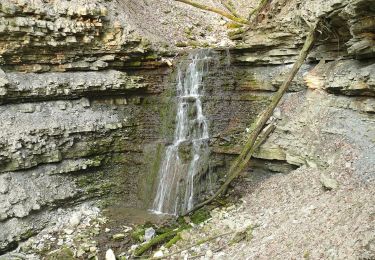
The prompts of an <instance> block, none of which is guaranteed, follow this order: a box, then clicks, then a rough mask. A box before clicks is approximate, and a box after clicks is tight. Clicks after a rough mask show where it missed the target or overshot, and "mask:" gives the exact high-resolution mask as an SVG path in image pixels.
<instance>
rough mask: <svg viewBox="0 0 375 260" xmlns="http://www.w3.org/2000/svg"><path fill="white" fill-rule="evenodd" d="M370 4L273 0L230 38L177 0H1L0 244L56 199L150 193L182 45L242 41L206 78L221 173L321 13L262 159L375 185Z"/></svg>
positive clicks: (25, 229) (51, 208)
mask: <svg viewBox="0 0 375 260" xmlns="http://www.w3.org/2000/svg"><path fill="white" fill-rule="evenodd" d="M240 2H241V3H240ZM243 2H245V3H243ZM248 2H249V6H251V5H250V4H254V3H255V1H250V0H249V1H239V3H238V4H240V5H241V4H242V5H243V6H248V5H247V4H248ZM371 3H373V1H364V0H354V1H345V0H332V1H320V0H316V1H305V2H300V1H284V0H279V1H272V2H271V4H269V5H268V6H267V8H266V9H265V10H264V11H263V12H261V14H260V15H259V16H258V17H257V19H256V23H255V24H254V25H253V26H251V27H250V28H249V29H246V30H244V29H240V30H239V31H237V32H234V33H233V32H232V33H230V35H229V36H230V38H232V40H233V42H230V40H229V39H227V37H228V36H227V35H226V29H225V23H226V22H225V21H224V20H222V19H221V18H220V17H218V16H216V15H213V14H210V13H207V12H202V11H199V10H196V9H194V8H192V7H189V6H186V5H183V4H181V3H170V1H157V2H155V1H120V2H118V1H99V0H98V1H92V2H91V3H82V1H78V0H77V1H73V0H71V1H65V0H59V1H42V0H36V1H32V2H31V1H22V0H17V1H11V0H4V1H1V3H0V64H1V68H0V122H2V124H1V126H0V229H1V230H2V232H1V234H0V252H3V251H7V250H10V249H12V248H15V247H16V246H17V242H18V241H20V240H24V239H27V238H28V237H30V236H32V235H34V234H35V233H37V232H38V231H39V230H40V229H42V228H43V227H44V226H46V225H47V224H48V219H50V217H51V215H53V214H54V212H56V210H57V209H58V208H59V207H70V206H71V205H73V204H77V203H80V202H83V201H87V200H94V201H101V203H102V205H104V206H105V205H107V204H108V203H115V202H116V201H119V200H121V201H122V202H123V204H125V205H127V206H134V207H137V206H138V207H144V206H145V205H147V204H148V203H149V202H150V196H151V194H152V192H153V188H152V183H153V182H154V181H155V174H157V172H158V167H159V164H158V162H160V156H162V154H163V147H164V146H165V145H168V143H169V142H170V138H171V137H173V129H174V125H173V123H174V116H175V115H174V105H173V102H174V101H173V89H174V86H175V76H174V75H173V73H174V71H173V68H170V67H169V65H171V61H173V57H174V56H175V55H176V54H177V53H178V52H179V51H180V50H182V49H179V48H177V47H176V45H178V46H188V47H192V46H193V47H197V46H206V47H210V46H211V47H218V46H221V47H222V46H226V45H230V46H231V47H230V48H228V49H222V48H219V49H218V50H217V55H218V57H219V58H218V64H216V65H215V69H214V70H211V71H209V72H208V75H207V77H206V78H205V79H204V84H205V92H206V94H207V95H206V97H205V99H204V110H205V114H206V115H207V116H208V118H209V120H210V135H211V136H212V140H211V143H210V146H211V148H212V152H213V153H212V159H211V161H210V168H211V170H212V171H213V172H214V173H216V175H217V178H218V179H220V178H221V179H222V178H223V177H224V176H225V174H226V172H227V169H228V167H229V165H230V162H231V161H232V160H233V158H234V157H235V156H236V155H237V154H238V153H239V151H240V149H241V145H242V144H243V141H244V140H245V139H246V136H247V134H248V131H249V127H250V125H251V123H252V122H253V120H254V119H255V118H256V117H257V116H258V115H259V113H260V112H261V111H262V109H263V108H264V107H265V106H266V105H267V103H268V102H269V98H270V97H271V96H272V94H273V93H274V92H275V91H276V90H277V88H278V87H279V85H280V84H281V82H282V81H283V79H284V77H285V75H286V73H287V72H288V71H289V69H290V68H291V66H292V63H293V62H294V61H295V60H296V57H297V55H298V52H299V49H300V48H301V46H302V44H303V41H304V35H305V34H306V32H307V30H308V24H310V23H312V22H314V20H315V18H316V17H318V16H325V17H326V19H325V20H326V21H325V22H326V30H323V31H322V32H323V34H322V35H321V36H320V38H319V40H318V42H317V44H316V46H315V48H314V49H313V50H312V53H311V54H310V56H309V59H308V62H307V63H306V64H305V65H303V67H302V69H301V71H300V72H299V73H298V75H297V77H296V79H295V80H294V81H293V84H292V87H291V89H290V92H289V93H288V94H287V95H286V98H285V99H284V101H283V103H282V105H281V106H280V108H279V109H278V110H277V111H276V112H275V114H274V117H275V118H277V119H278V126H277V128H276V130H275V132H274V133H273V134H272V135H271V136H270V138H269V140H268V141H267V142H266V143H265V144H264V145H263V146H262V148H261V149H260V150H259V151H258V153H257V154H256V156H255V157H256V158H258V159H259V161H257V162H256V164H258V166H257V167H261V168H266V169H267V170H270V171H274V172H283V171H284V170H285V169H286V168H285V166H286V165H287V171H290V170H291V169H294V168H295V167H300V166H304V167H316V168H318V169H322V171H327V172H330V171H332V170H335V171H339V170H338V169H340V172H346V171H347V172H350V173H353V174H355V175H356V176H358V177H359V179H360V180H361V181H371V180H373V176H374V172H373V165H374V161H375V158H374V153H373V151H374V135H375V133H374V132H373V131H374V112H375V102H374V93H375V89H374V86H375V84H374V82H375V78H374V75H375V73H374V43H373V35H374V30H373V28H374V27H373V26H372V25H373V21H374V20H373V13H374V10H373V6H375V5H372V4H371ZM156 7H158V8H156ZM148 13H150V15H149V16H147V14H148ZM216 27H217V28H218V29H217V30H216ZM139 28H140V29H139ZM170 28H173V29H170ZM213 28H215V29H213ZM181 43H183V44H181ZM162 56H163V58H162ZM175 62H177V59H176V60H175ZM336 164H337V165H338V164H340V165H338V166H340V167H341V168H335V165H336ZM342 169H344V170H342Z"/></svg>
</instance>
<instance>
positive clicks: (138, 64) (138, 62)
mask: <svg viewBox="0 0 375 260" xmlns="http://www.w3.org/2000/svg"><path fill="white" fill-rule="evenodd" d="M126 66H127V67H140V66H142V62H140V61H132V62H127V63H126Z"/></svg>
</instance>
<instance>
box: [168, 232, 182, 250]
mask: <svg viewBox="0 0 375 260" xmlns="http://www.w3.org/2000/svg"><path fill="white" fill-rule="evenodd" d="M180 240H181V235H180V233H178V234H177V235H175V236H174V237H173V238H172V239H171V240H169V241H168V242H167V243H166V244H165V247H166V248H171V247H172V246H173V245H174V244H176V243H177V242H178V241H180Z"/></svg>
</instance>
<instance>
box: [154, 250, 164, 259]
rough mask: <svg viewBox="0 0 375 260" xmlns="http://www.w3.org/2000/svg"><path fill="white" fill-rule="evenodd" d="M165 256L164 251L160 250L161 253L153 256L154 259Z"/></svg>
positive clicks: (157, 252) (158, 252)
mask: <svg viewBox="0 0 375 260" xmlns="http://www.w3.org/2000/svg"><path fill="white" fill-rule="evenodd" d="M163 256H164V254H163V251H161V250H159V251H156V252H155V254H154V255H153V257H155V258H157V257H163Z"/></svg>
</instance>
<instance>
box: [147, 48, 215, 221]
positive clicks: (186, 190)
mask: <svg viewBox="0 0 375 260" xmlns="http://www.w3.org/2000/svg"><path fill="white" fill-rule="evenodd" d="M210 59H211V58H210V52H209V51H208V50H200V51H198V52H195V53H192V54H190V55H189V63H188V64H187V66H186V64H184V63H181V64H180V65H179V66H178V73H177V84H176V87H177V90H176V91H177V115H176V128H175V132H174V140H173V143H172V144H171V145H170V146H168V147H167V148H166V151H165V156H164V159H163V161H162V163H161V167H160V169H159V183H158V186H157V191H156V196H155V199H154V202H153V206H152V210H153V211H154V212H156V213H164V214H172V215H179V214H181V213H184V212H186V211H189V210H190V209H191V208H192V207H193V206H194V203H195V201H196V194H195V192H194V191H195V188H196V187H195V186H194V185H195V178H196V176H197V175H199V174H204V172H206V171H207V170H208V157H209V153H210V151H209V147H208V141H209V133H208V122H207V118H206V117H205V115H204V113H203V108H202V96H203V94H204V90H203V84H202V79H203V76H204V74H205V72H206V70H207V69H208V64H209V61H210Z"/></svg>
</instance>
